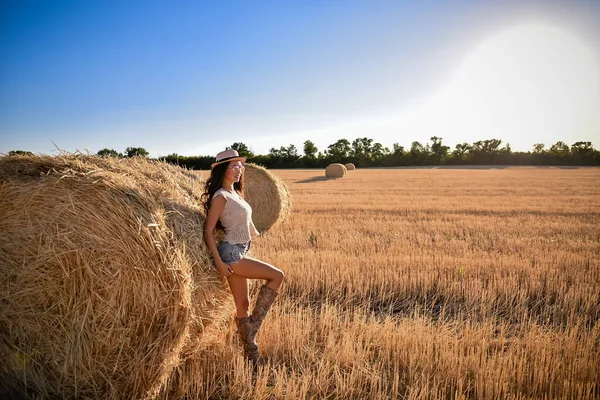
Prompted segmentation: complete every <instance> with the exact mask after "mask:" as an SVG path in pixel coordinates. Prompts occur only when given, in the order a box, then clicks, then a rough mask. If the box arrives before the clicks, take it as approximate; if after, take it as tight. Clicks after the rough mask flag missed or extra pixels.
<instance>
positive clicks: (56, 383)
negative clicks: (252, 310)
mask: <svg viewBox="0 0 600 400" xmlns="http://www.w3.org/2000/svg"><path fill="white" fill-rule="evenodd" d="M201 190H202V182H201V181H200V179H199V178H197V177H196V176H194V175H192V174H191V173H189V172H186V171H184V170H182V169H181V168H179V167H175V166H171V165H168V164H164V163H158V162H149V161H147V160H144V159H122V160H119V159H109V158H106V159H103V158H97V157H87V156H59V157H3V158H1V159H0V232H1V234H0V304H1V306H0V307H1V309H0V386H2V387H0V391H2V390H9V389H11V390H16V391H20V390H25V388H26V389H27V390H33V391H34V392H35V393H38V394H40V395H42V396H44V395H45V396H58V397H82V398H85V397H92V398H150V397H154V396H156V394H157V393H158V391H159V390H161V389H163V386H164V384H165V382H166V381H167V379H168V377H169V375H170V373H171V371H172V370H173V368H174V367H175V366H176V365H179V364H181V362H183V361H182V360H183V358H185V357H186V356H187V355H188V354H190V353H193V352H196V350H197V348H198V347H199V346H198V345H197V343H198V341H200V340H201V337H202V333H203V331H204V329H205V327H206V326H207V325H209V324H211V323H213V325H214V324H217V323H219V322H220V321H224V320H226V319H228V318H229V317H230V316H231V312H232V310H231V305H230V304H231V303H232V302H231V300H230V299H229V294H228V292H227V291H226V290H225V286H224V285H223V283H222V282H221V281H220V280H219V279H218V278H217V276H216V274H215V273H214V270H213V269H212V267H211V261H210V257H209V254H208V251H207V249H206V246H205V245H204V242H203V239H202V225H203V223H204V216H203V213H202V212H201V206H200V203H199V198H200V193H201ZM190 338H192V339H194V340H195V342H194V340H190ZM195 345H196V346H195Z"/></svg>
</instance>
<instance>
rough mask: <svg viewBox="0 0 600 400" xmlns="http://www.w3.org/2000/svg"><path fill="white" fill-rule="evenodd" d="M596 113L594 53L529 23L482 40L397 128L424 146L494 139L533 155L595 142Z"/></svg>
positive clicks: (599, 106) (598, 70)
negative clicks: (432, 141)
mask: <svg viewBox="0 0 600 400" xmlns="http://www.w3.org/2000/svg"><path fill="white" fill-rule="evenodd" d="M599 110H600V67H599V65H598V62H597V61H596V60H595V59H594V56H593V53H592V52H591V51H590V50H589V49H588V48H586V46H585V45H584V44H583V43H581V42H580V41H579V40H578V39H577V38H576V37H575V36H573V35H571V34H569V33H568V32H566V31H564V30H561V29H558V28H555V27H552V26H547V25H544V24H528V25H522V26H517V27H514V28H511V29H508V30H505V31H503V32H501V33H498V34H496V35H494V36H491V37H489V38H487V39H486V40H483V41H482V42H481V43H480V44H479V45H478V46H477V48H475V49H474V50H473V51H472V52H471V53H470V54H469V55H468V56H467V57H466V58H465V59H464V61H463V62H462V63H461V65H459V66H458V68H457V69H456V72H455V73H454V74H452V75H451V77H450V79H449V80H448V82H447V84H446V85H444V87H443V88H442V89H441V90H440V91H438V92H437V94H436V95H434V96H432V97H431V98H429V99H427V100H425V101H424V102H422V103H421V104H420V105H419V106H417V107H414V108H413V109H411V110H404V111H403V113H401V115H400V116H399V117H398V118H395V123H396V124H398V125H400V127H401V129H402V130H403V131H407V132H411V131H413V132H419V134H417V135H416V136H418V137H427V139H428V136H430V135H431V136H433V135H435V136H438V137H443V138H444V141H445V142H448V143H462V142H473V141H476V140H483V139H488V138H498V139H502V140H503V143H510V144H511V146H512V148H513V150H531V148H532V146H533V144H534V143H544V144H546V146H547V147H549V146H550V145H552V144H553V143H556V142H557V141H559V140H562V141H565V142H567V143H568V144H569V145H570V144H572V142H573V141H576V140H577V138H579V137H581V136H582V135H584V136H587V137H590V136H592V135H598V133H599V132H598V129H599V128H598V127H599V126H600V114H599V113H600V111H599ZM393 124H394V122H392V125H393ZM427 139H425V140H427Z"/></svg>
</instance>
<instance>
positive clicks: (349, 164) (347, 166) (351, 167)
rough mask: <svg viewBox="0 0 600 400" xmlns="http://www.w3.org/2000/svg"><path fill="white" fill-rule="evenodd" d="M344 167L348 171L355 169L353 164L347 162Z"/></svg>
mask: <svg viewBox="0 0 600 400" xmlns="http://www.w3.org/2000/svg"><path fill="white" fill-rule="evenodd" d="M346 169H347V170H348V171H354V170H355V169H356V167H355V166H354V164H352V163H348V164H346Z"/></svg>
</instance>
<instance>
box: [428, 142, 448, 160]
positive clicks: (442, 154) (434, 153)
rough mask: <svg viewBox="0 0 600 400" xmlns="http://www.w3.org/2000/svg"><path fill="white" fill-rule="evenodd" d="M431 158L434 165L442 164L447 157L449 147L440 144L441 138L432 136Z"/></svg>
mask: <svg viewBox="0 0 600 400" xmlns="http://www.w3.org/2000/svg"><path fill="white" fill-rule="evenodd" d="M429 140H431V142H432V143H431V158H432V161H433V163H434V164H436V165H439V164H443V163H444V162H445V160H446V157H447V156H448V150H450V147H448V146H444V145H443V144H442V138H439V137H437V136H432V137H431V139H429Z"/></svg>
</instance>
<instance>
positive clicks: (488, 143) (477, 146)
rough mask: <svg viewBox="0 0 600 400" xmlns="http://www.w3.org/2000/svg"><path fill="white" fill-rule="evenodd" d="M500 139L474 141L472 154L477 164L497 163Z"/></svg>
mask: <svg viewBox="0 0 600 400" xmlns="http://www.w3.org/2000/svg"><path fill="white" fill-rule="evenodd" d="M501 144H502V140H500V139H486V140H479V141H477V142H474V143H473V146H472V147H471V154H472V156H473V161H474V162H475V163H476V164H496V158H497V156H498V154H500V145H501Z"/></svg>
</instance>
